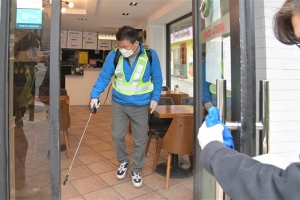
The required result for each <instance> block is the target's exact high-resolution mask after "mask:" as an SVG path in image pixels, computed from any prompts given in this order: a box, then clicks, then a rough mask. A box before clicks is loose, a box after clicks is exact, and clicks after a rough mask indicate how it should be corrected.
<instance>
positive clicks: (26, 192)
mask: <svg viewBox="0 0 300 200" xmlns="http://www.w3.org/2000/svg"><path fill="white" fill-rule="evenodd" d="M15 191H16V198H30V197H34V196H37V195H39V194H40V189H39V188H30V187H25V188H24V189H21V190H15Z"/></svg>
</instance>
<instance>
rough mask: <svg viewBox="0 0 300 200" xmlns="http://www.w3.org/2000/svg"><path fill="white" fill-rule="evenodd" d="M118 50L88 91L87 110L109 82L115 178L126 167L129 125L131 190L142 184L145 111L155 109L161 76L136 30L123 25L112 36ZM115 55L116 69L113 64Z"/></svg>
mask: <svg viewBox="0 0 300 200" xmlns="http://www.w3.org/2000/svg"><path fill="white" fill-rule="evenodd" d="M116 39H117V43H118V50H112V51H111V52H110V53H109V54H108V56H107V57H106V60H105V62H104V64H103V67H102V70H101V72H100V75H99V77H98V79H97V81H96V83H95V85H94V87H93V90H92V92H91V95H90V97H91V101H90V107H91V108H92V107H93V106H96V107H98V106H99V105H98V98H99V95H100V94H101V93H102V92H103V91H104V90H105V88H106V87H107V85H108V84H109V82H110V80H111V77H112V76H114V79H113V83H112V84H113V90H112V126H111V127H112V130H111V132H112V138H113V141H114V146H115V150H116V153H117V157H118V160H119V163H120V166H119V168H118V170H117V172H116V176H117V178H118V179H124V178H125V176H126V171H127V169H128V167H129V165H130V161H129V156H128V153H127V152H126V143H125V136H126V125H127V122H128V119H130V122H131V130H132V136H133V140H134V146H133V152H132V161H133V166H132V168H131V180H132V184H133V186H134V187H141V186H142V184H143V181H142V176H141V170H142V167H143V165H144V161H145V147H146V141H147V133H148V130H147V128H148V108H149V105H150V109H151V112H153V111H154V110H155V108H156V106H157V102H158V101H159V99H160V93H161V90H162V74H161V67H160V62H159V58H158V56H157V54H156V52H155V51H154V50H153V49H150V51H151V60H150V59H149V58H148V56H147V53H146V50H145V47H144V45H143V44H142V43H141V42H139V41H138V34H137V31H136V29H134V28H132V27H129V26H123V27H122V28H120V29H119V31H118V32H117V34H116ZM116 54H118V55H119V61H118V64H117V66H115V64H114V59H115V57H116Z"/></svg>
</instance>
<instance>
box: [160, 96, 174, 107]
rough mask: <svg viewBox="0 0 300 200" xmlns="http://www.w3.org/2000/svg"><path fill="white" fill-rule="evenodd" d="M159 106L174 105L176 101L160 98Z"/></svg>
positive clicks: (169, 98)
mask: <svg viewBox="0 0 300 200" xmlns="http://www.w3.org/2000/svg"><path fill="white" fill-rule="evenodd" d="M157 104H158V105H174V101H173V99H172V98H171V97H160V100H159V101H158V102H157Z"/></svg>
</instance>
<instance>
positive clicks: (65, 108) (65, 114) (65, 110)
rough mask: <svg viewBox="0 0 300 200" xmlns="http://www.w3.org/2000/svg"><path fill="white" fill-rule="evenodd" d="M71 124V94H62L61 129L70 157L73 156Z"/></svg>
mask: <svg viewBox="0 0 300 200" xmlns="http://www.w3.org/2000/svg"><path fill="white" fill-rule="evenodd" d="M70 126H71V117H70V104H69V96H60V131H62V132H63V134H64V139H65V144H66V150H67V155H68V158H71V154H70V146H69V140H68V135H69V133H68V128H70Z"/></svg>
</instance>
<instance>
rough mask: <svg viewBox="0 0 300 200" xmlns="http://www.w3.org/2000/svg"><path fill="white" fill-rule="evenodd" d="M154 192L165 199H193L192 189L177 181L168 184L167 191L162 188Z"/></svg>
mask: <svg viewBox="0 0 300 200" xmlns="http://www.w3.org/2000/svg"><path fill="white" fill-rule="evenodd" d="M156 192H157V193H158V194H160V195H161V196H163V197H165V198H167V199H180V200H183V199H184V200H190V199H193V191H192V190H190V189H188V188H186V187H184V186H183V185H181V184H179V183H177V184H175V185H170V187H169V191H166V190H165V188H162V189H159V190H157V191H156Z"/></svg>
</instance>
